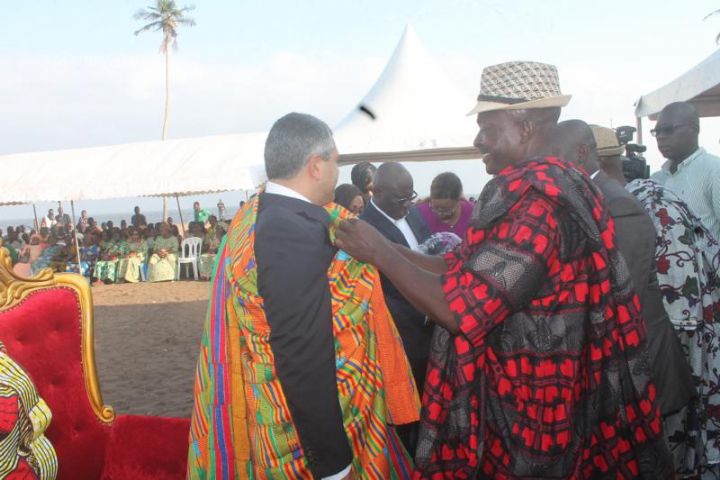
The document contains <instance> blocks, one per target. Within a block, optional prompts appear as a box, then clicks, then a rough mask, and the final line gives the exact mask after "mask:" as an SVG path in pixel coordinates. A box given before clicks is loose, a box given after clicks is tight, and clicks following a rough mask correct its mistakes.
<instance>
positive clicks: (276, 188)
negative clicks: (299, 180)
mask: <svg viewBox="0 0 720 480" xmlns="http://www.w3.org/2000/svg"><path fill="white" fill-rule="evenodd" d="M265 193H272V194H274V195H282V196H284V197H290V198H296V199H298V200H302V201H303V202H308V203H312V202H311V201H310V200H309V199H308V198H307V197H306V196H304V195H302V194H300V193H298V192H296V191H295V190H293V189H292V188H288V187H286V186H284V185H280V184H279V183H273V182H270V181H268V182H267V183H266V184H265ZM351 467H352V464H350V465H348V466H347V467H345V468H343V469H342V470H341V471H340V472H338V473H335V474H333V475H330V476H329V477H323V479H322V480H341V479H343V478H345V477H346V476H347V475H348V473H350V468H351Z"/></svg>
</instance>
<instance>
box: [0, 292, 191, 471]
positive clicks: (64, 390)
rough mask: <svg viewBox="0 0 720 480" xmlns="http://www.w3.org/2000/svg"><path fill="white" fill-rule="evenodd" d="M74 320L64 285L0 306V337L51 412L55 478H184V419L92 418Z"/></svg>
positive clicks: (78, 319) (71, 296)
mask: <svg viewBox="0 0 720 480" xmlns="http://www.w3.org/2000/svg"><path fill="white" fill-rule="evenodd" d="M81 325H82V316H81V310H80V303H79V299H78V296H77V293H76V291H75V290H74V289H72V288H70V287H65V286H57V287H51V288H46V289H42V290H37V291H34V292H32V293H30V294H29V295H28V296H27V297H26V298H25V299H24V300H22V301H21V302H20V303H19V304H17V305H15V306H13V307H11V308H9V309H6V310H1V311H0V341H2V342H3V343H4V344H5V346H6V348H7V351H8V354H9V355H10V356H11V357H12V358H13V359H14V360H15V361H16V362H18V363H19V364H20V365H21V366H22V367H24V368H25V370H26V371H27V372H28V373H29V374H30V376H31V377H32V379H33V381H34V383H35V385H36V387H37V389H38V393H39V394H40V396H41V397H43V398H44V399H45V401H46V402H47V404H48V406H49V407H50V410H51V411H52V414H53V419H52V423H51V424H50V427H49V428H48V430H47V432H46V435H47V437H48V439H49V440H50V441H51V442H52V444H53V447H55V450H56V452H57V456H58V465H59V470H58V477H57V478H58V480H96V479H100V478H103V479H107V480H142V479H161V480H162V479H168V480H170V479H178V480H181V479H184V478H185V468H186V462H187V448H188V432H189V429H190V420H189V419H180V418H161V417H143V416H136V415H120V416H118V417H117V418H116V419H115V421H114V422H113V423H112V424H105V423H102V422H101V421H100V420H99V419H98V418H97V417H96V415H95V413H94V412H93V410H92V407H91V404H90V401H89V399H88V395H87V392H86V390H85V379H84V376H83V369H82V363H81V355H82V352H81V345H82V344H81ZM101 384H102V382H101Z"/></svg>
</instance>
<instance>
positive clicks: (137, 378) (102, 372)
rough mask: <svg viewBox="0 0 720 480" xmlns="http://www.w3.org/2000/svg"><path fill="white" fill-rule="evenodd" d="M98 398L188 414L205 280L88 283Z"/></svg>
mask: <svg viewBox="0 0 720 480" xmlns="http://www.w3.org/2000/svg"><path fill="white" fill-rule="evenodd" d="M92 290H93V301H94V303H95V353H96V359H97V366H98V376H99V378H100V387H101V389H102V394H103V400H104V401H105V403H106V404H107V405H111V406H112V407H113V408H115V412H116V413H136V414H143V415H161V416H174V417H189V416H190V411H191V409H192V392H193V382H194V376H195V363H196V361H197V355H198V352H199V345H200V337H201V335H202V328H203V322H204V320H205V310H206V308H207V299H208V294H209V283H208V282H195V281H181V282H165V283H140V284H120V285H99V284H96V285H95V286H93V289H92Z"/></svg>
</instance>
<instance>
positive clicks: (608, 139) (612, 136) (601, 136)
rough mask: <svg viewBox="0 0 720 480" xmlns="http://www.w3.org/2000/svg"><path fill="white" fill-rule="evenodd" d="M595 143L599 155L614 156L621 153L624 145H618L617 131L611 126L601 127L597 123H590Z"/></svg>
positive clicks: (623, 150)
mask: <svg viewBox="0 0 720 480" xmlns="http://www.w3.org/2000/svg"><path fill="white" fill-rule="evenodd" d="M590 128H591V129H592V133H593V137H595V144H596V145H597V153H598V156H600V157H614V156H615V155H622V154H623V152H625V147H624V146H622V145H620V141H619V140H618V137H617V133H615V130H613V129H612V128H607V127H601V126H599V125H590Z"/></svg>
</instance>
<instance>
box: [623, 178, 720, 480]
mask: <svg viewBox="0 0 720 480" xmlns="http://www.w3.org/2000/svg"><path fill="white" fill-rule="evenodd" d="M626 188H627V190H628V191H630V192H631V193H632V194H633V195H635V196H636V197H637V199H638V200H639V201H640V203H642V205H643V207H644V208H645V210H647V212H648V214H649V215H650V218H651V219H652V221H653V224H654V225H655V229H656V231H657V240H656V249H655V261H656V263H657V277H658V284H659V285H660V291H661V292H662V296H663V303H664V305H665V310H666V311H667V313H668V316H669V317H670V320H671V321H672V323H673V326H674V327H675V333H676V334H677V336H678V339H679V340H680V345H681V346H682V349H683V351H684V353H685V356H686V358H687V361H688V364H689V365H690V370H691V371H692V375H693V379H694V380H695V385H696V388H697V391H698V395H699V402H695V403H692V404H691V405H690V406H689V407H686V408H684V409H683V410H682V411H681V412H679V413H677V414H675V415H671V416H669V417H667V418H665V419H664V427H665V428H664V430H665V437H666V438H667V440H668V444H669V446H670V451H671V452H672V455H673V458H674V461H675V471H676V472H677V473H678V474H679V475H692V474H696V473H698V472H701V473H703V474H704V473H705V472H706V470H707V469H708V466H714V468H715V470H716V471H717V470H718V467H720V377H719V375H720V322H719V321H720V288H718V287H720V281H719V280H720V279H719V278H718V273H719V272H718V269H720V244H718V242H717V240H716V239H715V238H714V237H713V235H712V233H710V231H709V230H708V229H707V227H706V226H705V225H704V224H703V223H702V222H701V221H700V219H699V218H698V217H696V216H695V215H694V214H693V212H691V211H690V208H689V207H688V205H687V204H686V203H685V202H684V201H682V200H681V199H680V197H678V196H677V195H676V194H675V193H674V192H672V191H671V190H670V189H668V188H666V187H664V186H662V185H661V184H659V183H658V182H656V181H654V180H649V179H637V180H634V181H632V182H630V183H628V184H627V185H626Z"/></svg>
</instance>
